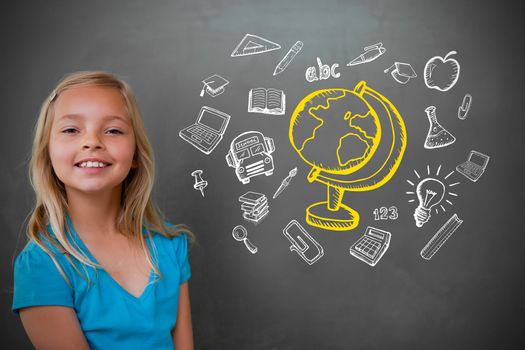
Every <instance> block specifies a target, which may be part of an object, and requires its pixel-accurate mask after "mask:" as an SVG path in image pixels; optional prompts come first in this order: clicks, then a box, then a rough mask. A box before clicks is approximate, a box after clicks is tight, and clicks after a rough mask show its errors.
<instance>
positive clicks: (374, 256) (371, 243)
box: [350, 226, 391, 266]
mask: <svg viewBox="0 0 525 350" xmlns="http://www.w3.org/2000/svg"><path fill="white" fill-rule="evenodd" d="M390 236H391V235H390V232H387V231H383V230H380V229H378V228H375V227H371V226H368V227H367V228H366V232H365V234H364V235H363V236H362V237H361V238H359V239H358V240H357V241H356V242H355V243H354V244H353V245H352V246H351V247H350V254H351V255H353V256H355V257H356V258H358V259H359V260H361V261H364V262H365V263H367V264H368V265H370V266H375V265H376V264H377V262H378V261H379V260H380V259H381V257H382V256H383V255H384V254H385V252H386V250H387V249H388V246H389V245H390Z"/></svg>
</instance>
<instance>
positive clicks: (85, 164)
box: [77, 162, 110, 168]
mask: <svg viewBox="0 0 525 350" xmlns="http://www.w3.org/2000/svg"><path fill="white" fill-rule="evenodd" d="M109 165H110V164H108V163H103V162H82V163H78V164H77V166H78V167H80V168H105V167H107V166H109Z"/></svg>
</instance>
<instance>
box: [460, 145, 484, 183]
mask: <svg viewBox="0 0 525 350" xmlns="http://www.w3.org/2000/svg"><path fill="white" fill-rule="evenodd" d="M472 156H478V157H481V158H483V159H485V161H484V163H483V165H479V164H478V163H475V162H473V161H471V159H472ZM489 160H490V157H489V156H487V155H486V154H483V153H481V152H478V151H474V150H472V151H470V153H469V156H468V159H467V160H466V161H465V162H463V163H461V164H459V165H458V166H456V170H457V172H458V173H460V174H462V175H464V176H465V177H466V178H467V179H469V180H470V181H472V182H476V181H478V180H479V178H480V177H481V175H483V173H484V172H485V169H486V168H487V165H488V164H489Z"/></svg>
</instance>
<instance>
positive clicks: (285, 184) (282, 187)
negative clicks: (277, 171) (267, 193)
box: [273, 168, 297, 199]
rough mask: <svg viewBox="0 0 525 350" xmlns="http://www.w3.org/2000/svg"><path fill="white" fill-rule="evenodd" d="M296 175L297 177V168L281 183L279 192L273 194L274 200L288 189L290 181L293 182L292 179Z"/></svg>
mask: <svg viewBox="0 0 525 350" xmlns="http://www.w3.org/2000/svg"><path fill="white" fill-rule="evenodd" d="M295 175H297V168H293V169H292V170H290V172H289V173H288V176H286V177H285V178H284V180H283V181H282V182H281V185H279V188H278V189H277V191H275V193H274V194H273V199H275V198H277V196H278V195H280V194H281V192H283V191H284V190H285V189H286V187H288V185H289V184H290V181H292V178H293V177H294V176H295Z"/></svg>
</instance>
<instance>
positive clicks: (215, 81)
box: [200, 74, 230, 97]
mask: <svg viewBox="0 0 525 350" xmlns="http://www.w3.org/2000/svg"><path fill="white" fill-rule="evenodd" d="M202 83H203V84H204V86H203V87H202V90H201V94H200V96H201V97H202V96H204V91H206V92H207V93H208V95H210V96H211V97H215V96H219V95H220V94H222V93H223V92H224V87H225V86H226V85H228V84H229V83H230V82H229V81H228V80H226V79H224V78H223V77H221V76H220V75H217V74H214V75H212V76H211V77H208V78H206V79H204V80H203V81H202Z"/></svg>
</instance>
